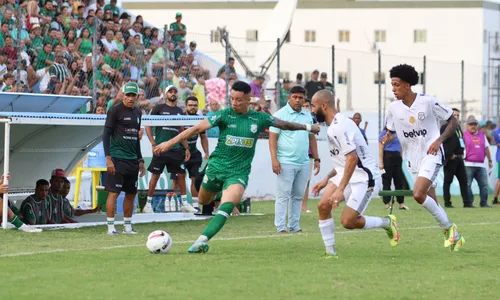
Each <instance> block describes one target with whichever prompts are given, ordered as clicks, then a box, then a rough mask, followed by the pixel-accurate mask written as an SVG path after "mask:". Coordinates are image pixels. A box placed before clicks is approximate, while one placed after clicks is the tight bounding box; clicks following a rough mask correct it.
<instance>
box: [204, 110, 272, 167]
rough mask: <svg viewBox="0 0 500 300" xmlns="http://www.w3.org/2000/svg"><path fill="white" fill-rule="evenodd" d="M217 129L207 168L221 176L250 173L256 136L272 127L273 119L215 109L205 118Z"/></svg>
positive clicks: (260, 113)
mask: <svg viewBox="0 0 500 300" xmlns="http://www.w3.org/2000/svg"><path fill="white" fill-rule="evenodd" d="M208 121H209V122H210V124H211V125H212V127H215V126H217V127H219V130H220V134H219V140H218V142H217V146H216V147H215V150H214V152H213V153H212V154H211V155H210V159H209V161H208V169H211V170H212V171H216V172H221V173H227V172H231V173H237V174H246V175H248V174H250V170H251V169H252V160H253V157H254V155H255V145H256V143H257V138H258V136H259V133H260V132H261V131H262V130H264V129H267V128H269V127H270V126H274V117H273V116H271V115H269V114H266V113H262V112H257V111H254V110H251V109H250V110H248V113H246V114H238V113H235V112H234V111H233V109H232V108H226V109H224V110H219V111H218V112H216V113H215V115H213V116H211V117H209V118H208Z"/></svg>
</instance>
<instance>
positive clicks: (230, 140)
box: [226, 135, 254, 148]
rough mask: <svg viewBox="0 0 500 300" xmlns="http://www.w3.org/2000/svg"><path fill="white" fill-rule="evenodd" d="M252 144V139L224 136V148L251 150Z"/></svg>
mask: <svg viewBox="0 0 500 300" xmlns="http://www.w3.org/2000/svg"><path fill="white" fill-rule="evenodd" d="M253 143H254V139H253V138H246V137H240V136H234V135H228V136H226V146H230V147H243V148H252V147H253Z"/></svg>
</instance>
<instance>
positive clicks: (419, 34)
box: [413, 29, 427, 43]
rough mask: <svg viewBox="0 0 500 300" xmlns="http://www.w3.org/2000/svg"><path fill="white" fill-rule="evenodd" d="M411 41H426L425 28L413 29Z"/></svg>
mask: <svg viewBox="0 0 500 300" xmlns="http://www.w3.org/2000/svg"><path fill="white" fill-rule="evenodd" d="M413 42H414V43H425V42H427V30H425V29H415V30H414V31H413Z"/></svg>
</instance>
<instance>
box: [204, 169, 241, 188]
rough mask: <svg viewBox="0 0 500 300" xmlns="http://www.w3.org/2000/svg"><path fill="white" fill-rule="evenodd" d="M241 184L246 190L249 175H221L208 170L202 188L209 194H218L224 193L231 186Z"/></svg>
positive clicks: (227, 173)
mask: <svg viewBox="0 0 500 300" xmlns="http://www.w3.org/2000/svg"><path fill="white" fill-rule="evenodd" d="M233 184H240V185H242V186H243V188H244V189H246V187H247V184H248V175H245V174H233V173H230V172H226V173H221V172H217V171H212V170H210V169H207V171H206V173H205V176H204V177H203V181H202V182H201V186H202V187H203V189H204V190H205V191H207V192H211V193H217V192H220V191H224V190H225V189H227V188H228V187H229V186H230V185H233Z"/></svg>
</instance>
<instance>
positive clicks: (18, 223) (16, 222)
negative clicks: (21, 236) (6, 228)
mask: <svg viewBox="0 0 500 300" xmlns="http://www.w3.org/2000/svg"><path fill="white" fill-rule="evenodd" d="M9 222H10V223H11V224H12V225H14V226H16V228H19V227H21V226H23V225H24V223H23V221H21V220H19V218H18V217H17V216H16V215H14V218H12V219H10V220H9Z"/></svg>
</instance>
